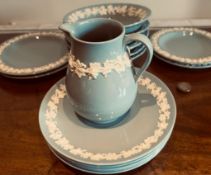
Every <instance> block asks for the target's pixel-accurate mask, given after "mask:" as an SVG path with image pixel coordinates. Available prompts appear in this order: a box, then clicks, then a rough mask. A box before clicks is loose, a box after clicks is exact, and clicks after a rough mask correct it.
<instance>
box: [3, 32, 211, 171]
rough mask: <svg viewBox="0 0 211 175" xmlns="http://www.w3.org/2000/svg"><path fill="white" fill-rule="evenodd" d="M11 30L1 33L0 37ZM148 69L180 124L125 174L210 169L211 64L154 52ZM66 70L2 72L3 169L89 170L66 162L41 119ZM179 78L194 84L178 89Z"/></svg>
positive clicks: (137, 63) (177, 122)
mask: <svg viewBox="0 0 211 175" xmlns="http://www.w3.org/2000/svg"><path fill="white" fill-rule="evenodd" d="M12 36H13V35H0V42H2V41H4V40H6V39H8V38H10V37H12ZM135 64H136V65H140V62H139V61H136V62H135ZM148 71H149V72H151V73H153V74H155V75H156V76H157V77H159V78H160V79H161V80H162V81H163V82H165V83H166V85H167V86H168V87H169V88H170V90H171V91H172V93H173V95H174V97H175V99H176V103H177V119H176V125H175V128H174V130H173V133H172V136H171V138H170V140H169V141H168V143H167V145H166V146H165V147H164V149H163V150H162V151H161V152H160V153H159V154H158V156H156V157H155V158H154V159H153V160H152V161H150V162H149V163H147V164H146V165H144V166H142V167H140V168H137V169H135V170H133V171H130V172H127V173H123V174H125V175H126V174H128V175H145V174H146V175H211V69H204V70H189V69H184V68H178V67H175V66H171V65H169V64H166V63H164V62H162V61H160V60H158V59H157V58H156V57H154V58H153V62H152V64H151V65H150V68H149V69H148ZM63 76H65V71H61V72H59V73H57V74H54V75H51V76H48V77H44V78H39V79H33V80H13V79H8V78H5V77H3V76H0V141H1V142H0V174H2V175H17V174H19V175H29V174H30V175H76V174H86V173H82V172H80V171H77V170H75V169H73V168H70V167H68V166H66V165H64V164H63V163H62V162H61V161H59V160H58V159H57V158H56V157H55V156H54V155H53V154H52V153H51V152H50V150H49V149H48V147H47V144H46V143H45V141H44V139H43V137H42V135H41V132H40V129H39V125H38V111H39V106H40V103H41V101H42V99H43V97H44V95H45V93H46V92H47V91H48V89H49V88H50V87H51V86H52V85H53V84H54V83H55V82H57V81H58V80H59V79H60V78H62V77H63ZM181 81H187V82H189V83H190V84H191V85H192V91H191V92H190V93H187V94H184V93H182V92H179V91H178V90H177V89H176V86H177V83H178V82H181Z"/></svg>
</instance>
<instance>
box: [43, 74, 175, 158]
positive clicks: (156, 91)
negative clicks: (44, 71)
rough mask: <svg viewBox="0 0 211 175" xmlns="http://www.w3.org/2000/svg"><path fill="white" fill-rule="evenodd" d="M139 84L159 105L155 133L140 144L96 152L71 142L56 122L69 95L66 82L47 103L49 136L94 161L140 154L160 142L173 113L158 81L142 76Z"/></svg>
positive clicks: (74, 152)
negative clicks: (62, 104)
mask: <svg viewBox="0 0 211 175" xmlns="http://www.w3.org/2000/svg"><path fill="white" fill-rule="evenodd" d="M138 84H139V85H141V86H144V87H145V88H146V89H147V90H148V91H149V93H150V94H152V95H153V97H155V99H156V102H157V105H158V107H159V111H158V112H159V118H158V121H157V127H156V128H155V130H154V133H153V135H151V136H149V137H147V138H145V139H144V140H143V141H142V142H140V143H139V144H138V145H135V146H134V147H132V148H130V149H128V150H122V151H120V152H105V153H103V152H101V153H96V152H91V151H89V150H86V149H85V148H81V147H76V146H74V145H73V144H71V140H68V139H67V138H66V137H65V136H64V135H63V133H62V131H61V130H60V129H59V128H58V126H57V122H56V117H58V106H59V103H60V102H61V101H62V99H63V98H64V97H65V96H66V95H67V93H66V89H65V85H64V84H60V85H59V87H58V88H57V89H56V90H55V92H54V94H53V95H52V96H51V97H50V100H49V101H48V103H47V109H46V111H45V117H46V118H45V123H46V126H47V129H48V133H49V137H50V138H51V139H52V140H53V141H54V143H55V144H56V145H58V146H59V147H60V148H61V149H63V150H65V151H68V152H69V153H70V154H71V155H74V156H79V157H81V158H83V159H90V160H92V161H101V160H107V161H114V160H118V159H126V158H129V157H131V156H134V155H137V154H140V153H141V152H143V151H144V150H148V149H150V148H151V147H152V146H153V144H155V143H156V142H158V140H159V138H160V137H161V136H162V135H163V134H164V131H165V130H166V128H167V126H168V124H169V123H168V121H169V117H170V113H171V112H170V105H169V102H168V100H167V97H166V92H165V91H163V90H162V88H161V87H159V86H158V85H157V84H156V83H154V82H152V81H151V79H149V78H147V77H142V78H140V79H139V80H138Z"/></svg>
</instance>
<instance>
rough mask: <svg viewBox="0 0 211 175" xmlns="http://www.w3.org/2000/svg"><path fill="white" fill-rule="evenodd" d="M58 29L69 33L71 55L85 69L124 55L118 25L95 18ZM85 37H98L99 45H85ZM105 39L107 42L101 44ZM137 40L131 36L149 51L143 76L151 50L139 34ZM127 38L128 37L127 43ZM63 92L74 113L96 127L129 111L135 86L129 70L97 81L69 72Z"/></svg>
mask: <svg viewBox="0 0 211 175" xmlns="http://www.w3.org/2000/svg"><path fill="white" fill-rule="evenodd" d="M60 29H61V30H63V31H65V32H66V33H67V32H69V33H70V38H71V52H72V54H73V55H74V56H75V58H77V59H79V60H80V61H81V62H83V63H85V64H86V65H88V64H89V63H93V62H99V63H103V62H105V61H106V60H108V59H111V60H113V59H116V58H117V56H119V55H122V54H124V53H125V43H124V38H125V29H124V27H123V25H122V24H121V23H119V22H117V21H114V20H111V19H104V18H95V19H89V20H86V21H82V22H79V23H76V24H63V25H62V26H60ZM84 35H88V37H89V38H93V37H94V38H95V39H99V38H98V37H100V39H101V41H97V42H95V41H92V40H91V41H89V40H87V39H86V41H85V40H84V39H83V37H84ZM104 35H108V37H110V38H109V39H108V40H105V41H103V40H102V37H104ZM137 35H138V34H137ZM96 37H97V38H96ZM139 37H140V38H139ZM139 37H138V36H134V35H133V36H132V38H133V40H141V41H143V42H144V43H145V44H146V45H147V47H148V50H149V55H148V58H147V60H146V62H145V64H144V66H143V67H142V70H141V72H140V73H142V72H143V71H144V70H145V69H146V68H147V67H148V66H149V64H150V62H151V58H152V47H151V45H150V41H149V40H147V38H146V37H144V38H142V37H143V36H142V35H140V34H139ZM129 38H130V37H129V36H127V39H129ZM66 88H67V92H68V95H69V97H70V101H71V104H72V106H73V108H74V110H75V112H76V113H77V114H79V116H82V117H83V118H86V119H88V120H91V121H92V122H95V123H99V124H106V123H110V122H112V121H115V120H117V119H118V118H120V117H121V116H122V115H123V114H125V113H126V112H127V111H128V110H129V109H130V107H131V106H132V104H133V102H134V100H135V97H136V94H137V84H136V81H135V79H134V75H133V70H132V69H131V68H126V70H125V71H123V72H121V73H117V72H116V71H112V72H111V73H109V74H108V75H107V77H105V76H103V75H102V74H99V75H98V77H97V78H96V79H89V77H88V76H85V77H84V76H83V77H81V78H79V77H78V76H77V75H76V74H75V73H74V72H72V71H70V68H68V70H67V76H66Z"/></svg>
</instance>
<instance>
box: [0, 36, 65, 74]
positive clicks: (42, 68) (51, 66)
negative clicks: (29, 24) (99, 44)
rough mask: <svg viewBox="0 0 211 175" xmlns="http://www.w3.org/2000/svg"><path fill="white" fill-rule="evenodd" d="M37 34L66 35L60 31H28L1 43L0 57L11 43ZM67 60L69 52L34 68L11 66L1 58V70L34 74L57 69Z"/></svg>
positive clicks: (11, 72)
mask: <svg viewBox="0 0 211 175" xmlns="http://www.w3.org/2000/svg"><path fill="white" fill-rule="evenodd" d="M36 36H52V37H57V38H61V39H64V35H63V34H61V33H58V32H36V33H28V34H24V35H19V36H16V37H14V38H12V39H9V40H8V41H5V42H4V43H2V44H1V45H0V57H1V55H2V53H3V51H4V49H6V48H7V47H9V46H10V45H11V44H13V43H15V42H17V41H19V40H23V39H27V38H30V37H36ZM67 61H68V53H67V54H66V55H64V56H63V57H61V58H58V60H57V61H55V62H52V63H49V64H46V65H43V66H39V67H33V68H31V67H28V68H15V67H11V66H9V65H7V64H5V63H4V62H3V61H2V60H1V58H0V72H2V73H5V74H13V75H29V74H32V75H33V74H38V73H42V72H46V71H49V70H52V69H55V68H57V67H60V66H62V65H64V64H65V63H67Z"/></svg>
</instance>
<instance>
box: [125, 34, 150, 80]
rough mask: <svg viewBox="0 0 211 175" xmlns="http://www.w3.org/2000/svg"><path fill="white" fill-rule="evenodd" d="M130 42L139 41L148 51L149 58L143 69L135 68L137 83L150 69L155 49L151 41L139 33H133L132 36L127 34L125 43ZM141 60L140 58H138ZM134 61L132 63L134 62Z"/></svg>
mask: <svg viewBox="0 0 211 175" xmlns="http://www.w3.org/2000/svg"><path fill="white" fill-rule="evenodd" d="M128 41H138V42H142V43H143V44H144V45H145V48H146V50H147V57H146V59H145V61H144V63H143V65H142V66H141V68H134V66H133V69H134V73H135V75H134V79H135V81H137V80H138V78H139V77H140V76H141V74H142V73H143V72H144V71H145V70H146V69H147V68H148V67H149V65H150V63H151V61H152V56H153V47H152V44H151V41H150V40H149V38H148V37H146V36H145V35H143V34H139V33H132V34H127V35H126V36H125V43H127V42H128ZM136 59H139V58H136ZM133 60H135V59H133ZM133 60H132V61H133Z"/></svg>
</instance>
